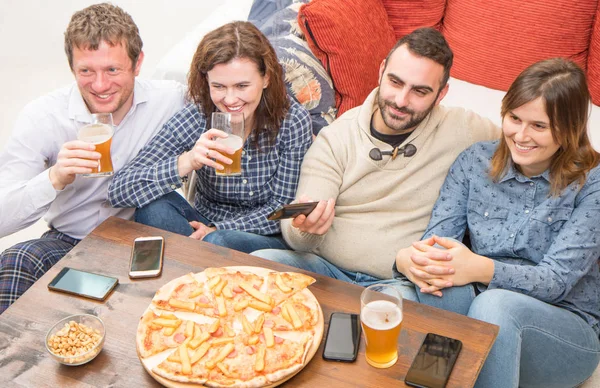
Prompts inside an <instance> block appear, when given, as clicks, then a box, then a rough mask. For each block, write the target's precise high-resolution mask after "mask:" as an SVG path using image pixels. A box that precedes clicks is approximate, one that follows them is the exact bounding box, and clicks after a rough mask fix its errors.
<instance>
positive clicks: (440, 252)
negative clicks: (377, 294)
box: [396, 236, 480, 296]
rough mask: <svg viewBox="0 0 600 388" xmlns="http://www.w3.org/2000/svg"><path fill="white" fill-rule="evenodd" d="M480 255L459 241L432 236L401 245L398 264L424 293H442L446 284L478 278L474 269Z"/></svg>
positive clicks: (446, 286) (467, 281)
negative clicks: (406, 245) (402, 246)
mask: <svg viewBox="0 0 600 388" xmlns="http://www.w3.org/2000/svg"><path fill="white" fill-rule="evenodd" d="M435 244H437V245H439V246H440V247H441V248H440V247H436V246H434V245H435ZM479 257H480V256H478V255H476V254H474V253H473V252H472V251H471V250H470V249H469V248H467V247H466V246H465V245H464V244H462V243H460V242H458V241H455V240H451V239H447V238H443V237H438V236H433V237H430V238H428V239H426V240H422V241H416V242H414V243H413V244H412V245H411V246H410V247H408V248H404V249H401V250H400V251H399V252H398V254H397V255H396V265H397V267H398V269H399V270H400V271H401V272H402V273H404V275H405V276H406V277H408V279H409V280H410V281H412V282H413V283H414V284H415V285H416V286H417V287H419V288H420V290H421V292H422V293H427V294H433V295H436V296H442V291H441V290H442V289H444V288H448V287H453V286H463V285H465V284H469V283H472V282H474V281H476V279H475V276H474V274H473V273H472V272H473V269H475V268H477V265H476V264H477V262H478V261H479V260H478V258H479Z"/></svg>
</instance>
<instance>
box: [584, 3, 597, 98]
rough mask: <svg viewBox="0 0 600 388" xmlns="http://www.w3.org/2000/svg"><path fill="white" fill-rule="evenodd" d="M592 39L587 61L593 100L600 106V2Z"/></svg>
mask: <svg viewBox="0 0 600 388" xmlns="http://www.w3.org/2000/svg"><path fill="white" fill-rule="evenodd" d="M595 20H596V21H595V22H594V30H593V31H592V39H591V40H590V52H589V56H588V63H587V70H588V73H587V76H588V84H589V87H590V93H591V94H592V101H593V102H594V104H596V105H598V106H600V3H599V4H598V8H597V9H596V18H595Z"/></svg>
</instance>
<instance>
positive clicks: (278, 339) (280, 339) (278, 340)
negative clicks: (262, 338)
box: [275, 336, 283, 344]
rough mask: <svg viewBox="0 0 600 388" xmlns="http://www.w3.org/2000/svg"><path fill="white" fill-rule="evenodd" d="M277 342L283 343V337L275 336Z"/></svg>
mask: <svg viewBox="0 0 600 388" xmlns="http://www.w3.org/2000/svg"><path fill="white" fill-rule="evenodd" d="M275 343H276V344H282V343H283V338H281V337H277V336H275Z"/></svg>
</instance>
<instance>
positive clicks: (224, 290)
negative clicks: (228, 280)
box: [222, 287, 233, 299]
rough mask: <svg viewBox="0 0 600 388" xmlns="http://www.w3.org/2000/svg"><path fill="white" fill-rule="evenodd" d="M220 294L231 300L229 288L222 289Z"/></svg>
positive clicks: (231, 294) (231, 295)
mask: <svg viewBox="0 0 600 388" xmlns="http://www.w3.org/2000/svg"><path fill="white" fill-rule="evenodd" d="M222 294H223V296H224V297H225V298H227V299H231V298H233V293H232V292H231V289H230V288H229V287H225V288H223V292H222Z"/></svg>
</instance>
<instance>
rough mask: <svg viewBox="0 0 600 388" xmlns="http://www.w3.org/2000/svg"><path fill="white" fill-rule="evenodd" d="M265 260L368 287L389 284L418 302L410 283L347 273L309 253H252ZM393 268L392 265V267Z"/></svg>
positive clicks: (271, 251) (278, 251)
mask: <svg viewBox="0 0 600 388" xmlns="http://www.w3.org/2000/svg"><path fill="white" fill-rule="evenodd" d="M251 254H252V255H254V256H258V257H262V258H263V259H267V260H271V261H276V262H278V263H282V264H287V265H289V266H292V267H296V268H300V269H303V270H305V271H310V272H314V273H318V274H319V275H325V276H328V277H330V278H334V279H338V280H343V281H345V282H348V283H352V284H357V285H359V286H362V287H368V286H370V285H372V284H389V285H392V286H394V288H396V289H398V291H400V293H401V294H402V297H403V298H404V299H408V300H412V301H415V300H416V295H415V287H414V286H413V285H412V283H410V282H402V281H400V280H396V279H379V278H376V277H374V276H371V275H367V274H364V273H360V272H352V271H347V270H345V269H342V268H339V267H337V266H335V265H333V264H331V263H330V262H329V261H327V260H325V259H324V258H322V257H320V256H317V255H315V254H314V253H308V252H295V251H290V250H282V249H263V250H260V251H255V252H252V253H251ZM390 268H391V265H390Z"/></svg>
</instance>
